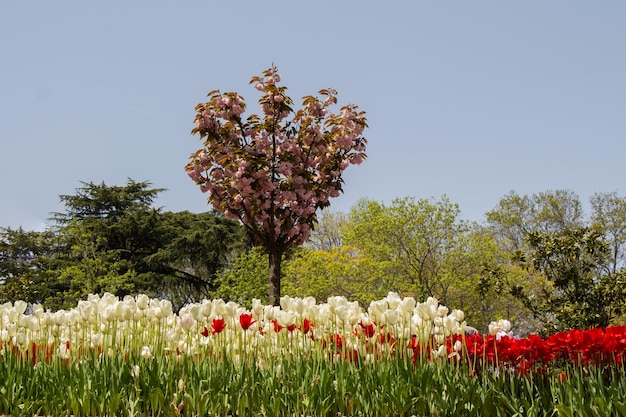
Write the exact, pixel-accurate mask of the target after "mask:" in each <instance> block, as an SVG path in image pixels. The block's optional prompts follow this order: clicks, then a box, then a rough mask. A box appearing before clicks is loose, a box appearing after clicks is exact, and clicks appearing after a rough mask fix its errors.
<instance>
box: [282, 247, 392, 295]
mask: <svg viewBox="0 0 626 417" xmlns="http://www.w3.org/2000/svg"><path fill="white" fill-rule="evenodd" d="M385 268H386V265H385V264H384V263H382V262H377V261H376V260H374V259H372V258H371V257H370V256H368V255H367V254H366V253H364V252H361V251H359V250H358V249H357V248H355V247H350V246H340V247H333V248H332V249H330V250H312V249H308V248H302V249H299V250H298V251H296V252H295V254H294V256H293V257H292V258H291V259H289V261H288V262H287V263H286V265H285V277H284V281H285V283H284V292H285V294H286V295H289V296H292V297H308V296H312V297H315V299H317V300H320V301H326V300H327V299H328V298H329V297H331V296H336V295H341V296H344V297H346V298H348V299H349V300H351V301H358V302H359V303H361V305H363V306H367V305H369V303H370V302H371V301H373V300H378V299H381V298H383V297H384V296H385V295H387V293H388V292H389V288H390V286H389V284H388V283H387V282H386V279H385V275H384V270H385Z"/></svg>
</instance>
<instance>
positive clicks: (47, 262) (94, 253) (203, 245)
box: [0, 180, 249, 309]
mask: <svg viewBox="0 0 626 417" xmlns="http://www.w3.org/2000/svg"><path fill="white" fill-rule="evenodd" d="M82 184H83V187H81V188H79V189H77V190H76V194H75V195H64V196H61V201H62V202H64V203H65V208H66V210H65V211H63V212H61V213H55V214H54V216H53V220H54V221H55V226H54V227H53V228H50V229H49V230H47V231H45V232H25V231H23V230H21V229H19V230H11V229H0V301H2V300H4V301H13V300H17V299H21V300H25V301H28V302H31V303H41V304H43V305H44V306H45V307H47V308H51V309H59V308H65V307H67V306H70V305H73V304H75V303H76V302H77V300H79V299H83V298H85V296H86V295H87V294H89V293H99V294H101V293H104V292H110V293H112V294H115V295H118V296H123V295H126V294H132V293H139V292H141V293H145V294H148V295H150V296H153V297H155V296H158V297H161V298H168V299H170V300H171V301H172V302H173V304H174V306H175V308H180V307H181V306H182V305H183V304H185V303H189V302H192V301H198V300H200V299H202V298H211V297H212V295H213V291H214V290H215V289H216V288H217V287H216V285H215V282H214V281H215V277H216V274H217V272H218V270H220V269H222V268H223V267H224V266H226V265H228V264H229V263H230V262H231V261H232V259H234V258H235V257H236V256H237V255H238V254H239V253H241V252H243V251H245V250H247V249H248V248H249V239H248V237H247V236H246V232H245V230H244V229H243V227H242V226H240V225H239V224H238V223H236V222H234V221H231V220H227V219H225V218H224V217H223V216H221V215H219V214H216V213H201V214H192V213H189V212H181V213H171V212H161V210H160V209H155V208H153V207H152V202H153V199H154V198H155V197H156V195H157V194H158V193H159V192H161V191H162V190H161V189H151V188H150V184H149V183H148V182H135V181H132V180H129V181H128V183H127V184H126V185H124V186H107V185H105V184H104V183H102V184H99V185H96V184H93V183H82Z"/></svg>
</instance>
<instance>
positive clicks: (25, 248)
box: [0, 228, 58, 303]
mask: <svg viewBox="0 0 626 417" xmlns="http://www.w3.org/2000/svg"><path fill="white" fill-rule="evenodd" d="M57 246H58V245H57V242H56V237H55V234H54V232H52V231H51V230H46V231H43V232H33V231H25V230H23V229H22V228H19V229H11V228H0V303H4V302H8V301H15V300H24V301H27V302H31V303H41V302H42V301H43V300H44V299H45V297H46V296H47V293H48V292H49V291H50V288H49V287H48V286H47V285H46V283H47V282H48V277H49V273H48V268H49V265H50V264H51V260H52V259H53V257H54V256H55V254H56V252H57Z"/></svg>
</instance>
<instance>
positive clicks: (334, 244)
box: [304, 210, 348, 251]
mask: <svg viewBox="0 0 626 417" xmlns="http://www.w3.org/2000/svg"><path fill="white" fill-rule="evenodd" d="M347 222H348V215H347V214H346V213H344V212H341V211H328V210H324V211H322V212H321V213H320V216H319V217H318V219H317V224H316V225H315V227H314V228H313V230H311V235H310V236H309V239H308V240H307V241H306V242H305V244H304V245H305V246H306V247H308V248H311V249H316V250H324V251H332V250H333V249H335V248H339V247H341V246H342V245H343V233H342V230H343V229H344V227H345V226H346V224H347Z"/></svg>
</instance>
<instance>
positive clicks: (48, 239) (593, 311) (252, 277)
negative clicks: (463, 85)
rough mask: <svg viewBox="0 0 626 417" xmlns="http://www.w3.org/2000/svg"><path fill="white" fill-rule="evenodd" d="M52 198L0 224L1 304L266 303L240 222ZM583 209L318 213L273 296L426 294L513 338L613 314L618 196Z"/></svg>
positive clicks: (420, 205)
mask: <svg viewBox="0 0 626 417" xmlns="http://www.w3.org/2000/svg"><path fill="white" fill-rule="evenodd" d="M81 184H82V186H81V187H80V188H78V189H77V190H76V193H75V194H74V195H62V196H60V199H61V202H62V203H63V204H64V206H65V209H64V211H62V212H59V213H53V215H52V218H51V219H50V220H51V221H52V223H53V224H52V225H51V226H50V227H49V228H47V229H46V230H44V231H41V232H38V231H25V230H23V229H22V228H18V229H11V228H1V227H0V303H4V302H11V301H15V300H17V299H22V300H24V301H27V302H29V303H32V304H34V303H39V304H42V305H44V307H45V308H49V309H60V308H67V307H70V306H74V305H75V304H76V303H77V302H78V300H80V299H84V298H85V297H86V295H87V294H89V293H103V292H110V293H113V294H115V295H118V296H120V297H123V296H125V295H133V294H138V293H145V294H148V295H150V296H152V297H159V298H167V299H170V300H171V301H172V303H173V304H174V306H175V308H180V307H182V305H184V304H186V303H190V302H194V301H200V300H201V299H203V298H223V299H225V300H227V301H228V300H232V301H236V302H238V303H241V304H242V305H250V304H251V302H252V299H253V298H257V299H260V300H262V301H264V302H267V301H268V300H267V298H268V282H267V268H268V260H267V257H266V256H264V255H263V254H262V253H261V252H260V251H259V250H257V249H255V248H254V247H253V245H252V239H251V238H250V236H249V235H248V233H247V231H246V229H245V228H244V227H243V226H242V225H241V224H240V223H239V222H236V221H233V220H229V219H226V218H225V217H224V216H223V215H221V214H220V213H218V212H215V211H207V212H206V213H198V214H195V213H190V212H178V213H173V212H168V211H163V210H162V209H157V208H154V207H153V202H154V199H155V197H156V196H157V195H158V194H159V193H160V192H162V191H163V190H162V189H158V188H151V184H150V183H149V182H135V181H133V180H131V179H129V180H128V182H127V184H125V185H122V186H107V185H105V184H104V183H101V184H94V183H92V182H89V183H87V182H81ZM590 203H591V213H590V215H589V216H588V217H587V218H585V217H584V216H583V212H582V208H581V207H582V205H581V202H580V199H579V197H578V196H577V195H576V194H575V193H573V192H572V191H568V190H556V191H545V192H540V193H537V194H534V195H531V196H521V195H518V194H516V193H515V192H510V193H509V194H508V195H506V196H504V197H503V198H502V199H501V200H500V201H499V203H498V205H497V206H496V207H495V208H494V209H492V210H491V211H489V212H487V213H486V214H485V221H484V223H481V224H479V223H477V222H469V221H466V220H462V219H460V210H459V207H458V205H457V204H454V203H452V202H450V201H449V199H448V198H447V197H446V196H445V195H444V196H442V197H440V198H439V199H434V198H430V199H416V198H413V197H404V198H398V199H395V200H393V202H392V203H391V204H383V203H381V202H377V201H374V200H371V199H362V200H359V201H358V202H357V203H356V204H355V205H354V206H353V207H352V208H351V209H350V211H349V212H348V213H344V212H332V211H322V212H321V215H320V216H319V217H318V223H317V225H316V227H315V229H314V230H313V232H312V233H311V236H310V237H309V239H308V240H307V241H306V243H305V245H304V246H303V247H296V248H293V249H292V250H290V251H289V252H288V253H287V254H286V255H285V257H284V266H283V284H282V293H283V294H284V295H287V296H292V297H296V296H302V297H304V296H313V297H315V298H316V299H317V300H318V301H325V300H326V298H328V297H329V296H335V295H343V296H346V297H348V298H349V299H351V300H354V301H358V302H359V303H361V304H362V305H363V306H364V307H367V306H368V305H369V302H370V301H373V300H378V299H380V298H382V297H384V296H385V295H386V294H387V292H389V291H394V292H398V293H399V294H400V295H401V296H413V297H415V298H416V299H417V300H418V301H422V300H425V299H426V298H427V297H428V296H434V297H436V298H438V300H439V301H440V302H441V303H443V304H445V305H448V306H449V307H450V308H460V309H462V310H463V311H465V313H466V317H467V321H468V323H469V324H470V325H472V326H474V327H477V328H479V329H481V330H486V326H487V325H488V323H489V322H490V321H493V320H496V319H499V318H507V319H509V320H511V321H512V322H513V325H514V329H515V330H516V331H517V332H518V333H520V334H527V333H530V332H545V333H551V332H554V331H558V330H564V329H569V328H574V327H576V328H590V327H606V326H609V325H614V324H624V323H625V322H626V321H625V320H624V312H625V311H624V309H625V308H626V285H625V283H626V282H625V281H626V273H625V266H626V265H625V263H626V198H624V197H620V196H619V195H618V194H617V193H616V192H608V193H596V194H594V195H593V196H592V197H591V199H590Z"/></svg>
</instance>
